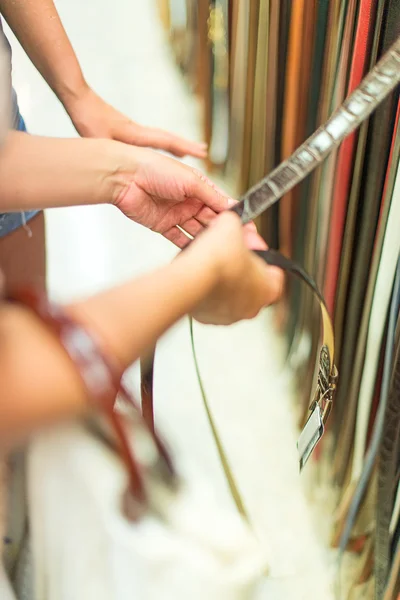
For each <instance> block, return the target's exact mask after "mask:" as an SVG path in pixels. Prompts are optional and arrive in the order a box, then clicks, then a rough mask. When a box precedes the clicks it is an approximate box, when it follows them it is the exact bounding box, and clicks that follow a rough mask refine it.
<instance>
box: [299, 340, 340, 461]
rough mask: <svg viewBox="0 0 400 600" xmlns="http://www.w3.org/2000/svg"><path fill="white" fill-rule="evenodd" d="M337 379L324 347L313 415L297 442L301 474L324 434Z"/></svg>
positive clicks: (326, 349)
mask: <svg viewBox="0 0 400 600" xmlns="http://www.w3.org/2000/svg"><path fill="white" fill-rule="evenodd" d="M337 379H338V371H337V369H336V367H335V365H333V366H332V367H331V360H330V356H329V350H328V347H327V346H322V349H321V352H320V357H319V368H318V381H317V388H316V390H315V393H314V397H313V401H312V403H311V406H310V411H311V414H310V416H309V417H308V419H307V422H306V424H305V425H304V427H303V430H302V432H301V434H300V437H299V439H298V442H297V450H298V452H299V461H300V472H301V471H302V470H303V468H304V466H305V464H306V463H307V461H308V459H309V458H310V456H311V454H312V452H313V450H314V448H315V447H316V445H317V444H318V442H319V441H320V439H321V438H322V436H323V434H324V431H325V424H326V422H327V420H328V417H329V414H330V411H331V408H332V400H333V395H334V393H335V389H336V382H337Z"/></svg>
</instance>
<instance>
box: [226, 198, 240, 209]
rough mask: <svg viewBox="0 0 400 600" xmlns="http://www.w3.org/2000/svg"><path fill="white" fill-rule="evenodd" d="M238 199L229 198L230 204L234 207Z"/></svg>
mask: <svg viewBox="0 0 400 600" xmlns="http://www.w3.org/2000/svg"><path fill="white" fill-rule="evenodd" d="M237 203H238V201H237V200H234V199H233V198H228V206H230V207H232V206H235V204H237Z"/></svg>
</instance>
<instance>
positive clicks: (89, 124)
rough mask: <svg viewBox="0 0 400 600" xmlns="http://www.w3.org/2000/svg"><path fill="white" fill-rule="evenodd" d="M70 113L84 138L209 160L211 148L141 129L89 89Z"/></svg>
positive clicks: (75, 101) (151, 129)
mask: <svg viewBox="0 0 400 600" xmlns="http://www.w3.org/2000/svg"><path fill="white" fill-rule="evenodd" d="M66 110H67V112H68V114H69V116H70V117H71V120H72V122H73V124H74V126H75V129H76V130H77V132H78V133H79V135H81V136H82V137H91V138H107V139H111V140H116V141H119V142H124V143H125V144H131V145H134V146H147V147H149V148H155V149H158V150H165V151H167V152H170V153H171V154H174V155H175V156H180V157H182V156H186V155H189V156H195V157H197V158H205V157H206V156H207V144H203V143H197V142H191V141H189V140H185V139H183V138H181V137H179V136H177V135H174V134H173V133H169V132H168V131H164V130H162V129H156V128H154V127H145V126H144V125H139V124H138V123H135V122H134V121H131V119H129V118H128V117H126V116H125V115H123V114H122V113H120V112H119V111H118V110H116V109H115V108H113V107H112V106H111V105H110V104H107V102H105V101H104V100H103V99H102V98H100V96H98V95H97V94H96V93H95V92H94V91H93V90H92V89H91V88H90V87H89V86H87V87H85V90H84V92H83V93H81V94H80V95H79V97H78V98H74V100H73V101H70V102H69V103H68V104H66Z"/></svg>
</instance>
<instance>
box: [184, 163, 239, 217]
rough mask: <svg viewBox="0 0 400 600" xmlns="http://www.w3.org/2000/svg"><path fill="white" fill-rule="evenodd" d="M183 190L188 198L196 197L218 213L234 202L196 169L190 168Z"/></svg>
mask: <svg viewBox="0 0 400 600" xmlns="http://www.w3.org/2000/svg"><path fill="white" fill-rule="evenodd" d="M184 191H185V195H186V196H187V197H188V198H190V197H192V198H197V199H198V200H200V202H203V204H205V205H206V206H208V207H209V208H210V209H212V210H213V211H214V212H216V213H220V212H222V211H223V210H226V209H228V208H230V207H231V206H233V205H234V204H235V200H233V199H232V198H229V197H228V196H227V195H226V194H225V193H224V192H222V191H221V190H220V189H218V188H217V186H216V185H215V184H213V183H212V182H211V181H210V180H209V179H208V177H206V176H205V175H203V173H201V172H200V171H197V169H190V174H189V176H188V179H187V181H185V190H184Z"/></svg>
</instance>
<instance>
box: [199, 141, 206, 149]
mask: <svg viewBox="0 0 400 600" xmlns="http://www.w3.org/2000/svg"><path fill="white" fill-rule="evenodd" d="M199 146H200V147H201V148H204V150H207V148H208V144H207V143H206V142H200V144H199Z"/></svg>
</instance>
